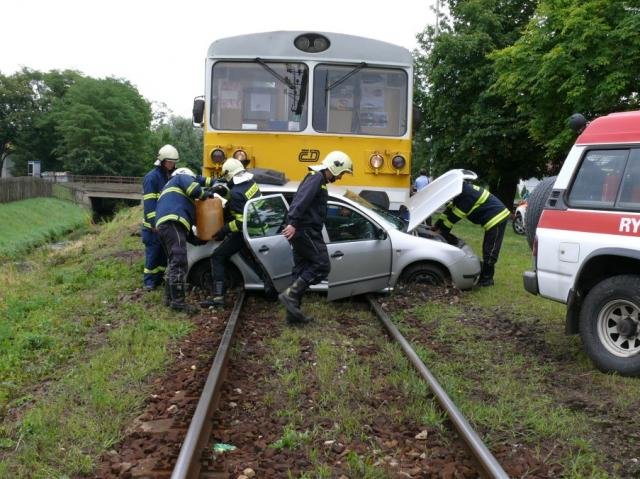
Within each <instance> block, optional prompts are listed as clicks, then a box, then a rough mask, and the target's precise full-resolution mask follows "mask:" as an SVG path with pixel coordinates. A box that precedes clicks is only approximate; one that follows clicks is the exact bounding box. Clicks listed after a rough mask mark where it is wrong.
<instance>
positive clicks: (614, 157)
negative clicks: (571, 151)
mask: <svg viewBox="0 0 640 479" xmlns="http://www.w3.org/2000/svg"><path fill="white" fill-rule="evenodd" d="M628 156H629V150H628V149H621V150H589V151H587V153H586V155H585V157H584V159H583V160H582V163H581V165H580V169H579V170H578V174H577V175H576V178H575V180H574V182H573V185H572V187H571V191H570V192H569V198H568V200H569V201H568V202H569V204H570V205H571V206H578V207H580V206H582V207H586V208H612V207H613V205H614V204H615V201H616V198H617V195H618V190H619V187H620V182H621V179H622V172H623V171H624V168H625V164H626V162H627V157H628Z"/></svg>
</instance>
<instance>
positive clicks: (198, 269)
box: [188, 258, 244, 292]
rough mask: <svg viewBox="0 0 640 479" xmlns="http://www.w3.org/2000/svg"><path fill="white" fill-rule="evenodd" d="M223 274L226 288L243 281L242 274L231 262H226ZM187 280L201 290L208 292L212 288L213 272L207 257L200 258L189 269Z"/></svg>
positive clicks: (233, 286)
mask: <svg viewBox="0 0 640 479" xmlns="http://www.w3.org/2000/svg"><path fill="white" fill-rule="evenodd" d="M224 276H225V283H226V286H227V289H232V288H235V287H236V286H239V285H243V283H244V282H243V281H242V275H241V274H240V272H239V271H238V269H237V268H236V266H235V265H233V264H232V263H227V266H226V267H225V270H224ZM188 282H189V284H191V285H193V286H197V287H198V288H200V289H201V290H202V291H206V292H209V291H212V290H213V274H212V271H211V261H210V260H209V258H205V259H202V260H200V261H198V262H197V263H196V264H195V265H193V267H192V268H191V271H189V278H188Z"/></svg>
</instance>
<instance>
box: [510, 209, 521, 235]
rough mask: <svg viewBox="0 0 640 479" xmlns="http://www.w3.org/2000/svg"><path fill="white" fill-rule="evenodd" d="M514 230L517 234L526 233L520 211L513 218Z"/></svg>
mask: <svg viewBox="0 0 640 479" xmlns="http://www.w3.org/2000/svg"><path fill="white" fill-rule="evenodd" d="M511 226H513V231H514V233H515V234H517V235H523V234H524V221H522V215H521V214H520V213H516V216H515V217H514V218H513V223H512V224H511Z"/></svg>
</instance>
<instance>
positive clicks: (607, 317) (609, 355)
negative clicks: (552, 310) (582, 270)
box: [580, 275, 640, 376]
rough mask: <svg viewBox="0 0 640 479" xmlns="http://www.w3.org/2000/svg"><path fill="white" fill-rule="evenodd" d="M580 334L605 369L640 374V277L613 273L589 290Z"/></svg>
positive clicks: (593, 355)
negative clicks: (613, 274) (614, 274)
mask: <svg viewBox="0 0 640 479" xmlns="http://www.w3.org/2000/svg"><path fill="white" fill-rule="evenodd" d="M580 337H581V338H582V344H583V345H584V349H585V351H586V352H587V354H588V355H589V357H590V358H591V360H592V361H593V362H594V363H595V365H596V366H597V367H598V369H600V370H601V371H603V372H618V373H620V374H622V375H623V376H640V276H636V275H620V276H613V277H611V278H607V279H605V280H603V281H601V282H600V283H598V284H597V285H596V286H594V287H593V289H592V290H591V291H589V294H587V297H586V298H585V300H584V304H583V305H582V311H581V312H580Z"/></svg>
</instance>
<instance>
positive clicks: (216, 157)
mask: <svg viewBox="0 0 640 479" xmlns="http://www.w3.org/2000/svg"><path fill="white" fill-rule="evenodd" d="M226 159H227V158H226V156H225V154H224V151H222V150H221V149H220V148H216V149H215V150H213V151H212V152H211V161H213V162H214V163H216V164H222V163H224V160H226Z"/></svg>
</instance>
